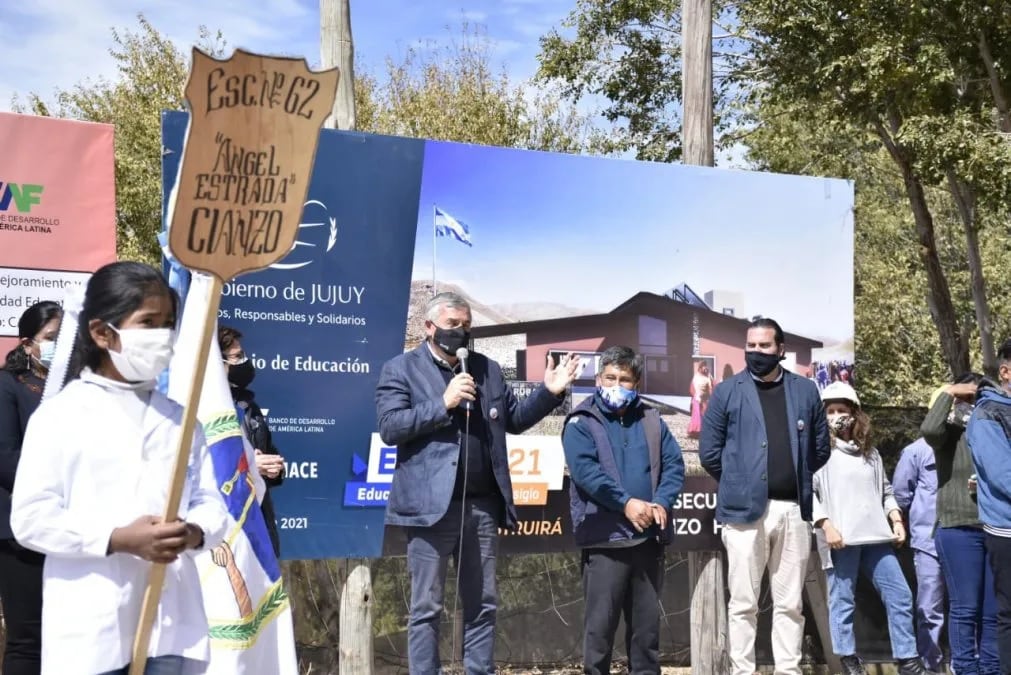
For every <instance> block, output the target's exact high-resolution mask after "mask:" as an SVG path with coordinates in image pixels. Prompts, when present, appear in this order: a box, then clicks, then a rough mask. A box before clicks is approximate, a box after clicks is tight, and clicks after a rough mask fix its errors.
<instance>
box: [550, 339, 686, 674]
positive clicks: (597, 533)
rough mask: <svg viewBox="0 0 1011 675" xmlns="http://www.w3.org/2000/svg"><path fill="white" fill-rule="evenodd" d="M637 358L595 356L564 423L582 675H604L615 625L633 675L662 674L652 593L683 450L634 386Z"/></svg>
mask: <svg viewBox="0 0 1011 675" xmlns="http://www.w3.org/2000/svg"><path fill="white" fill-rule="evenodd" d="M642 365H643V359H642V357H641V356H639V355H637V354H636V353H635V352H634V351H632V350H631V349H630V348H628V347H622V346H614V347H610V348H608V349H607V350H606V351H605V352H604V353H603V354H602V355H601V357H600V370H599V371H598V373H597V391H596V393H595V394H594V395H593V396H591V397H589V398H587V399H586V400H585V401H583V402H582V403H581V404H580V405H579V406H578V407H577V408H576V409H575V410H573V411H572V413H571V414H570V415H569V416H568V417H567V418H566V420H565V426H564V429H563V431H562V446H563V448H564V449H565V460H566V462H567V463H568V466H569V475H570V482H571V485H570V501H571V507H572V529H573V533H574V534H575V537H576V543H577V544H579V546H580V547H581V548H582V550H583V559H582V573H583V599H584V619H583V628H584V631H583V633H584V637H583V663H584V670H583V672H584V673H587V674H589V675H607V673H610V672H611V653H612V650H613V647H614V633H615V631H616V630H617V628H618V619H619V617H620V616H621V614H622V612H623V611H624V614H625V626H626V635H625V644H626V647H627V649H628V666H629V671H630V672H632V673H657V674H659V672H660V664H659V652H660V612H659V601H660V586H661V581H662V580H663V559H664V547H665V546H666V545H667V544H668V543H669V542H670V535H671V521H670V510H671V507H672V506H673V504H674V500H675V499H677V496H678V494H679V493H680V492H681V486H682V484H683V483H684V475H685V465H684V459H683V458H682V456H681V447H680V446H679V445H678V443H677V441H676V440H674V436H673V435H672V434H671V433H670V430H669V429H668V428H667V425H666V424H664V422H663V420H661V419H660V415H659V413H657V411H656V410H655V409H653V408H649V407H647V406H645V405H643V403H642V401H641V400H640V399H639V396H638V392H637V388H638V386H639V382H640V381H641V379H642Z"/></svg>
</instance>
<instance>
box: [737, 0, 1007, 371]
mask: <svg viewBox="0 0 1011 675" xmlns="http://www.w3.org/2000/svg"><path fill="white" fill-rule="evenodd" d="M988 5H992V3H968V2H961V1H960V0H951V1H941V2H926V1H925V0H916V1H914V2H909V1H903V2H899V1H898V0H873V1H869V0H845V1H843V2H837V1H835V0H832V1H829V0H812V1H810V2H805V3H802V4H796V3H789V4H784V3H779V2H776V1H775V0H754V1H751V2H748V3H745V4H742V5H741V7H740V15H739V16H740V19H741V21H742V22H743V23H744V24H745V25H747V26H748V27H749V28H750V29H751V30H752V31H754V33H755V34H756V35H757V36H758V37H759V39H758V40H756V41H755V42H754V43H753V46H752V49H751V50H750V54H749V57H750V58H751V59H752V61H753V62H754V64H755V65H756V67H757V68H758V69H759V71H760V72H761V87H760V88H757V89H756V90H755V98H756V100H757V101H758V102H759V106H761V105H762V104H764V103H771V104H773V105H775V106H778V107H781V108H782V107H788V106H793V107H794V108H800V109H805V110H814V109H817V110H818V111H819V112H820V114H821V115H822V116H823V117H824V118H826V119H829V120H833V121H837V122H840V123H843V124H845V125H848V126H850V127H852V128H854V129H856V130H859V131H864V130H866V131H869V132H871V133H872V134H873V136H874V137H875V138H876V139H877V141H878V142H879V143H880V145H881V147H883V148H884V149H885V150H886V151H887V153H888V156H889V157H890V158H891V160H892V163H893V164H894V166H895V168H896V169H897V170H898V172H899V174H900V176H901V178H902V183H903V188H904V193H905V199H906V202H907V204H908V207H909V209H910V211H911V213H912V216H913V225H914V230H915V232H916V238H917V240H916V243H917V246H918V248H919V256H920V260H921V262H922V264H923V267H924V269H925V271H926V273H927V282H928V288H929V296H928V297H929V302H928V306H929V310H930V314H931V317H932V319H933V322H934V324H935V325H936V330H937V333H938V336H939V338H940V345H941V350H942V353H943V355H944V359H945V362H946V364H947V366H948V369H949V371H950V372H951V373H960V372H964V371H966V370H968V369H969V367H970V362H971V360H972V359H970V352H971V351H973V350H970V343H971V340H970V339H969V335H970V333H972V332H973V331H974V330H975V331H977V333H976V335H977V339H979V340H980V342H981V350H980V351H981V353H982V361H983V366H984V368H985V369H986V370H987V371H990V372H992V371H993V370H995V368H994V366H995V360H994V354H993V343H994V340H993V320H992V316H991V312H990V308H989V303H988V301H987V289H986V277H985V274H984V265H983V259H982V252H981V248H980V240H979V234H980V228H981V227H982V226H983V224H984V223H986V222H987V221H989V220H998V221H1002V220H1004V219H1006V217H1007V214H1006V206H1005V205H1006V197H1005V196H1004V195H1005V194H1006V187H1004V186H1005V185H1006V178H1007V167H1008V159H1009V156H1008V145H1007V144H1006V143H1005V142H1003V139H1002V138H1001V137H1000V134H999V131H1000V125H1001V124H1002V123H1004V121H1006V114H1002V113H1001V112H1000V110H1001V107H1002V106H1003V107H1004V109H1005V111H1006V104H1002V103H1001V102H1000V101H1002V100H1004V94H1003V92H1004V89H1005V80H1006V76H1005V75H1004V73H1002V72H1001V71H1000V69H999V67H998V66H997V64H999V63H1001V62H1006V61H1004V59H1006V58H1009V57H1011V52H1009V51H1007V50H1008V48H1009V43H1008V41H1007V39H1006V38H1008V37H1011V34H1009V29H1011V25H1009V23H1008V20H1007V17H1006V12H1001V11H998V8H997V7H996V6H988ZM994 45H1001V48H1002V50H1004V53H1002V54H1000V56H999V57H994V55H993V53H992V52H993V49H994ZM987 54H989V65H988V63H987V58H986V55H987ZM995 110H996V111H997V115H996V116H997V119H998V120H1000V122H999V123H998V124H995V123H994V111H995ZM934 187H943V188H944V189H946V190H947V191H948V192H949V193H950V197H951V199H952V201H953V203H954V205H955V207H956V214H957V216H958V218H959V220H960V221H961V223H962V226H963V229H964V237H965V253H966V258H965V263H967V265H968V268H969V272H970V275H969V276H970V279H969V282H968V287H969V289H970V293H971V296H972V301H973V307H974V317H973V319H972V320H970V321H969V322H968V323H967V322H966V320H965V319H963V318H962V317H960V316H959V313H958V311H957V308H956V303H955V301H954V300H953V292H952V285H951V281H950V277H951V274H952V273H953V271H957V269H958V268H955V270H953V269H952V268H949V267H946V266H945V265H944V264H943V261H942V256H941V253H940V251H939V245H938V235H937V222H936V221H937V213H936V207H933V206H932V204H931V199H930V197H929V192H930V190H931V189H932V188H934Z"/></svg>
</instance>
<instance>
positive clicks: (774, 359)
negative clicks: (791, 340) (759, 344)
mask: <svg viewBox="0 0 1011 675" xmlns="http://www.w3.org/2000/svg"><path fill="white" fill-rule="evenodd" d="M783 358H784V357H782V356H780V355H779V354H766V353H765V352H744V360H745V361H746V362H747V364H748V370H750V371H751V374H752V375H754V376H755V377H765V376H766V375H768V374H769V373H771V372H772V371H774V370H775V369H776V366H778V365H779V362H780V361H782V360H783Z"/></svg>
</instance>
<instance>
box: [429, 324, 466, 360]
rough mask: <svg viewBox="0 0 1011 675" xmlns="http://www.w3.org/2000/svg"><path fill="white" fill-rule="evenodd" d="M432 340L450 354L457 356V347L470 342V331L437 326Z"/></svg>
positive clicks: (464, 345)
mask: <svg viewBox="0 0 1011 675" xmlns="http://www.w3.org/2000/svg"><path fill="white" fill-rule="evenodd" d="M432 341H433V342H434V343H435V345H436V346H437V347H438V348H439V349H441V350H442V351H444V352H446V353H447V354H449V355H450V356H456V350H457V349H459V348H460V347H466V346H467V345H469V344H470V331H468V330H464V329H463V328H439V327H438V326H436V327H435V335H433V336H432Z"/></svg>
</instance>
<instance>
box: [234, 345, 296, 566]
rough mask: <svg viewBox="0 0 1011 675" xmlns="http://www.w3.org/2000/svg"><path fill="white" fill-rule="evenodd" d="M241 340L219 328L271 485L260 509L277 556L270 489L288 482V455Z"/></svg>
mask: <svg viewBox="0 0 1011 675" xmlns="http://www.w3.org/2000/svg"><path fill="white" fill-rule="evenodd" d="M241 340H242V333H240V332H239V331H237V330H235V329H234V328H229V327H228V326H220V327H219V328H218V345H219V346H220V347H221V358H222V359H223V360H224V362H225V367H226V368H227V369H228V384H229V385H230V386H231V390H232V400H233V401H235V409H236V411H237V412H238V414H239V420H240V423H241V424H242V430H243V431H244V432H245V434H246V439H247V440H248V441H249V443H250V444H251V445H252V446H253V448H254V449H255V450H256V469H257V471H259V472H260V475H261V476H262V477H263V481H264V483H266V484H267V492H266V494H264V496H263V502H262V503H261V504H260V510H261V511H263V519H264V520H266V521H267V532H268V533H269V534H270V543H271V545H272V546H273V548H274V555H276V556H278V557H280V556H281V543H280V540H279V539H278V536H277V522H276V520H275V518H274V502H273V500H272V499H271V498H270V490H271V489H272V488H276V487H277V486H278V485H280V484H281V483H283V482H284V458H283V457H281V453H280V452H278V450H277V448H276V447H274V442H273V440H272V438H271V435H270V427H269V426H268V425H267V420H266V419H265V418H264V416H263V411H262V410H260V406H258V405H257V404H256V400H255V399H254V398H253V397H254V393H253V392H252V391H251V390H250V389H249V385H250V384H252V382H253V378H254V377H255V376H256V369H255V368H254V367H253V362H252V361H250V360H249V357H247V356H246V353H245V352H244V351H243V350H242V342H241Z"/></svg>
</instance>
